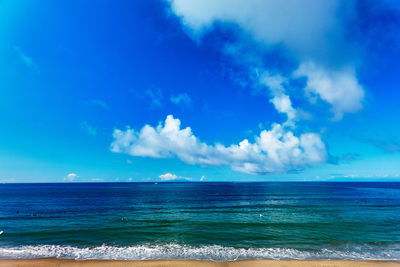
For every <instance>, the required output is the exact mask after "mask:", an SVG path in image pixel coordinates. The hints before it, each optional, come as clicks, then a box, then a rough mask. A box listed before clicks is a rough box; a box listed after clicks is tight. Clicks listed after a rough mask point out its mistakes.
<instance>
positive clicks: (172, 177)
mask: <svg viewBox="0 0 400 267" xmlns="http://www.w3.org/2000/svg"><path fill="white" fill-rule="evenodd" d="M158 177H159V178H160V179H161V180H163V181H169V180H175V179H177V178H178V176H176V175H175V174H172V173H169V172H168V173H166V174H161V175H160V176H158Z"/></svg>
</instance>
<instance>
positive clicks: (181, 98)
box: [170, 93, 192, 106]
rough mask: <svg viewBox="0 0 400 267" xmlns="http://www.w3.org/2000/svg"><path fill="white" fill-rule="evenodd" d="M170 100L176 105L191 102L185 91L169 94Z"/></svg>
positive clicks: (187, 104)
mask: <svg viewBox="0 0 400 267" xmlns="http://www.w3.org/2000/svg"><path fill="white" fill-rule="evenodd" d="M170 100H171V102H172V103H174V104H175V105H178V106H190V105H191V104H192V99H191V98H190V96H189V95H188V94H187V93H183V94H178V95H176V96H171V98H170Z"/></svg>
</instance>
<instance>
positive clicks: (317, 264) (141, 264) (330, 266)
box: [0, 259, 400, 267]
mask: <svg viewBox="0 0 400 267" xmlns="http://www.w3.org/2000/svg"><path fill="white" fill-rule="evenodd" d="M0 266H1V267H3V266H20V267H25V266H30V267H39V266H43V267H47V266H65V267H70V266H71V267H75V266H76V267H78V266H79V267H81V266H82V267H91V266H110V267H127V266H135V267H150V266H155V267H169V266H171V267H172V266H176V267H183V266H187V267H203V266H204V267H219V266H233V267H255V266H271V267H303V266H304V267H306V266H307V267H373V266H382V267H383V266H385V267H386V266H387V267H389V266H400V261H351V260H240V261H225V262H215V261H198V260H145V261H124V260H84V261H77V260H68V259H25V260H0Z"/></svg>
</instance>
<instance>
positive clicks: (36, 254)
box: [0, 244, 400, 261]
mask: <svg viewBox="0 0 400 267" xmlns="http://www.w3.org/2000/svg"><path fill="white" fill-rule="evenodd" d="M0 258H8V259H21V258H68V259H77V260H87V259H115V260H116V259H120V260H149V259H197V260H214V261H231V260H238V259H351V260H400V247H399V246H398V245H396V246H392V247H390V248H389V247H380V246H371V245H362V246H354V247H352V248H340V249H328V248H325V249H321V250H312V251H303V250H297V249H291V248H234V247H223V246H217V245H213V246H200V247H193V246H187V245H180V244H164V245H140V246H127V247H118V246H107V245H103V246H98V247H85V248H82V247H73V246H60V245H37V246H18V247H0Z"/></svg>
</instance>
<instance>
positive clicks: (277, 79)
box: [259, 72, 297, 126]
mask: <svg viewBox="0 0 400 267" xmlns="http://www.w3.org/2000/svg"><path fill="white" fill-rule="evenodd" d="M259 82H260V83H261V84H263V85H266V86H267V87H268V88H269V90H270V92H271V94H272V95H273V98H272V99H271V100H270V102H271V103H272V104H273V105H274V107H275V109H276V110H277V111H278V112H279V113H284V114H286V116H287V121H286V122H285V123H284V125H287V126H294V122H295V120H296V117H297V111H296V110H295V109H294V108H293V106H292V101H291V100H290V97H289V96H288V95H287V94H285V89H284V87H283V85H282V84H283V83H286V82H287V81H286V79H285V78H283V77H282V76H280V75H270V74H269V73H268V72H264V73H263V74H262V75H261V77H260V79H259Z"/></svg>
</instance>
